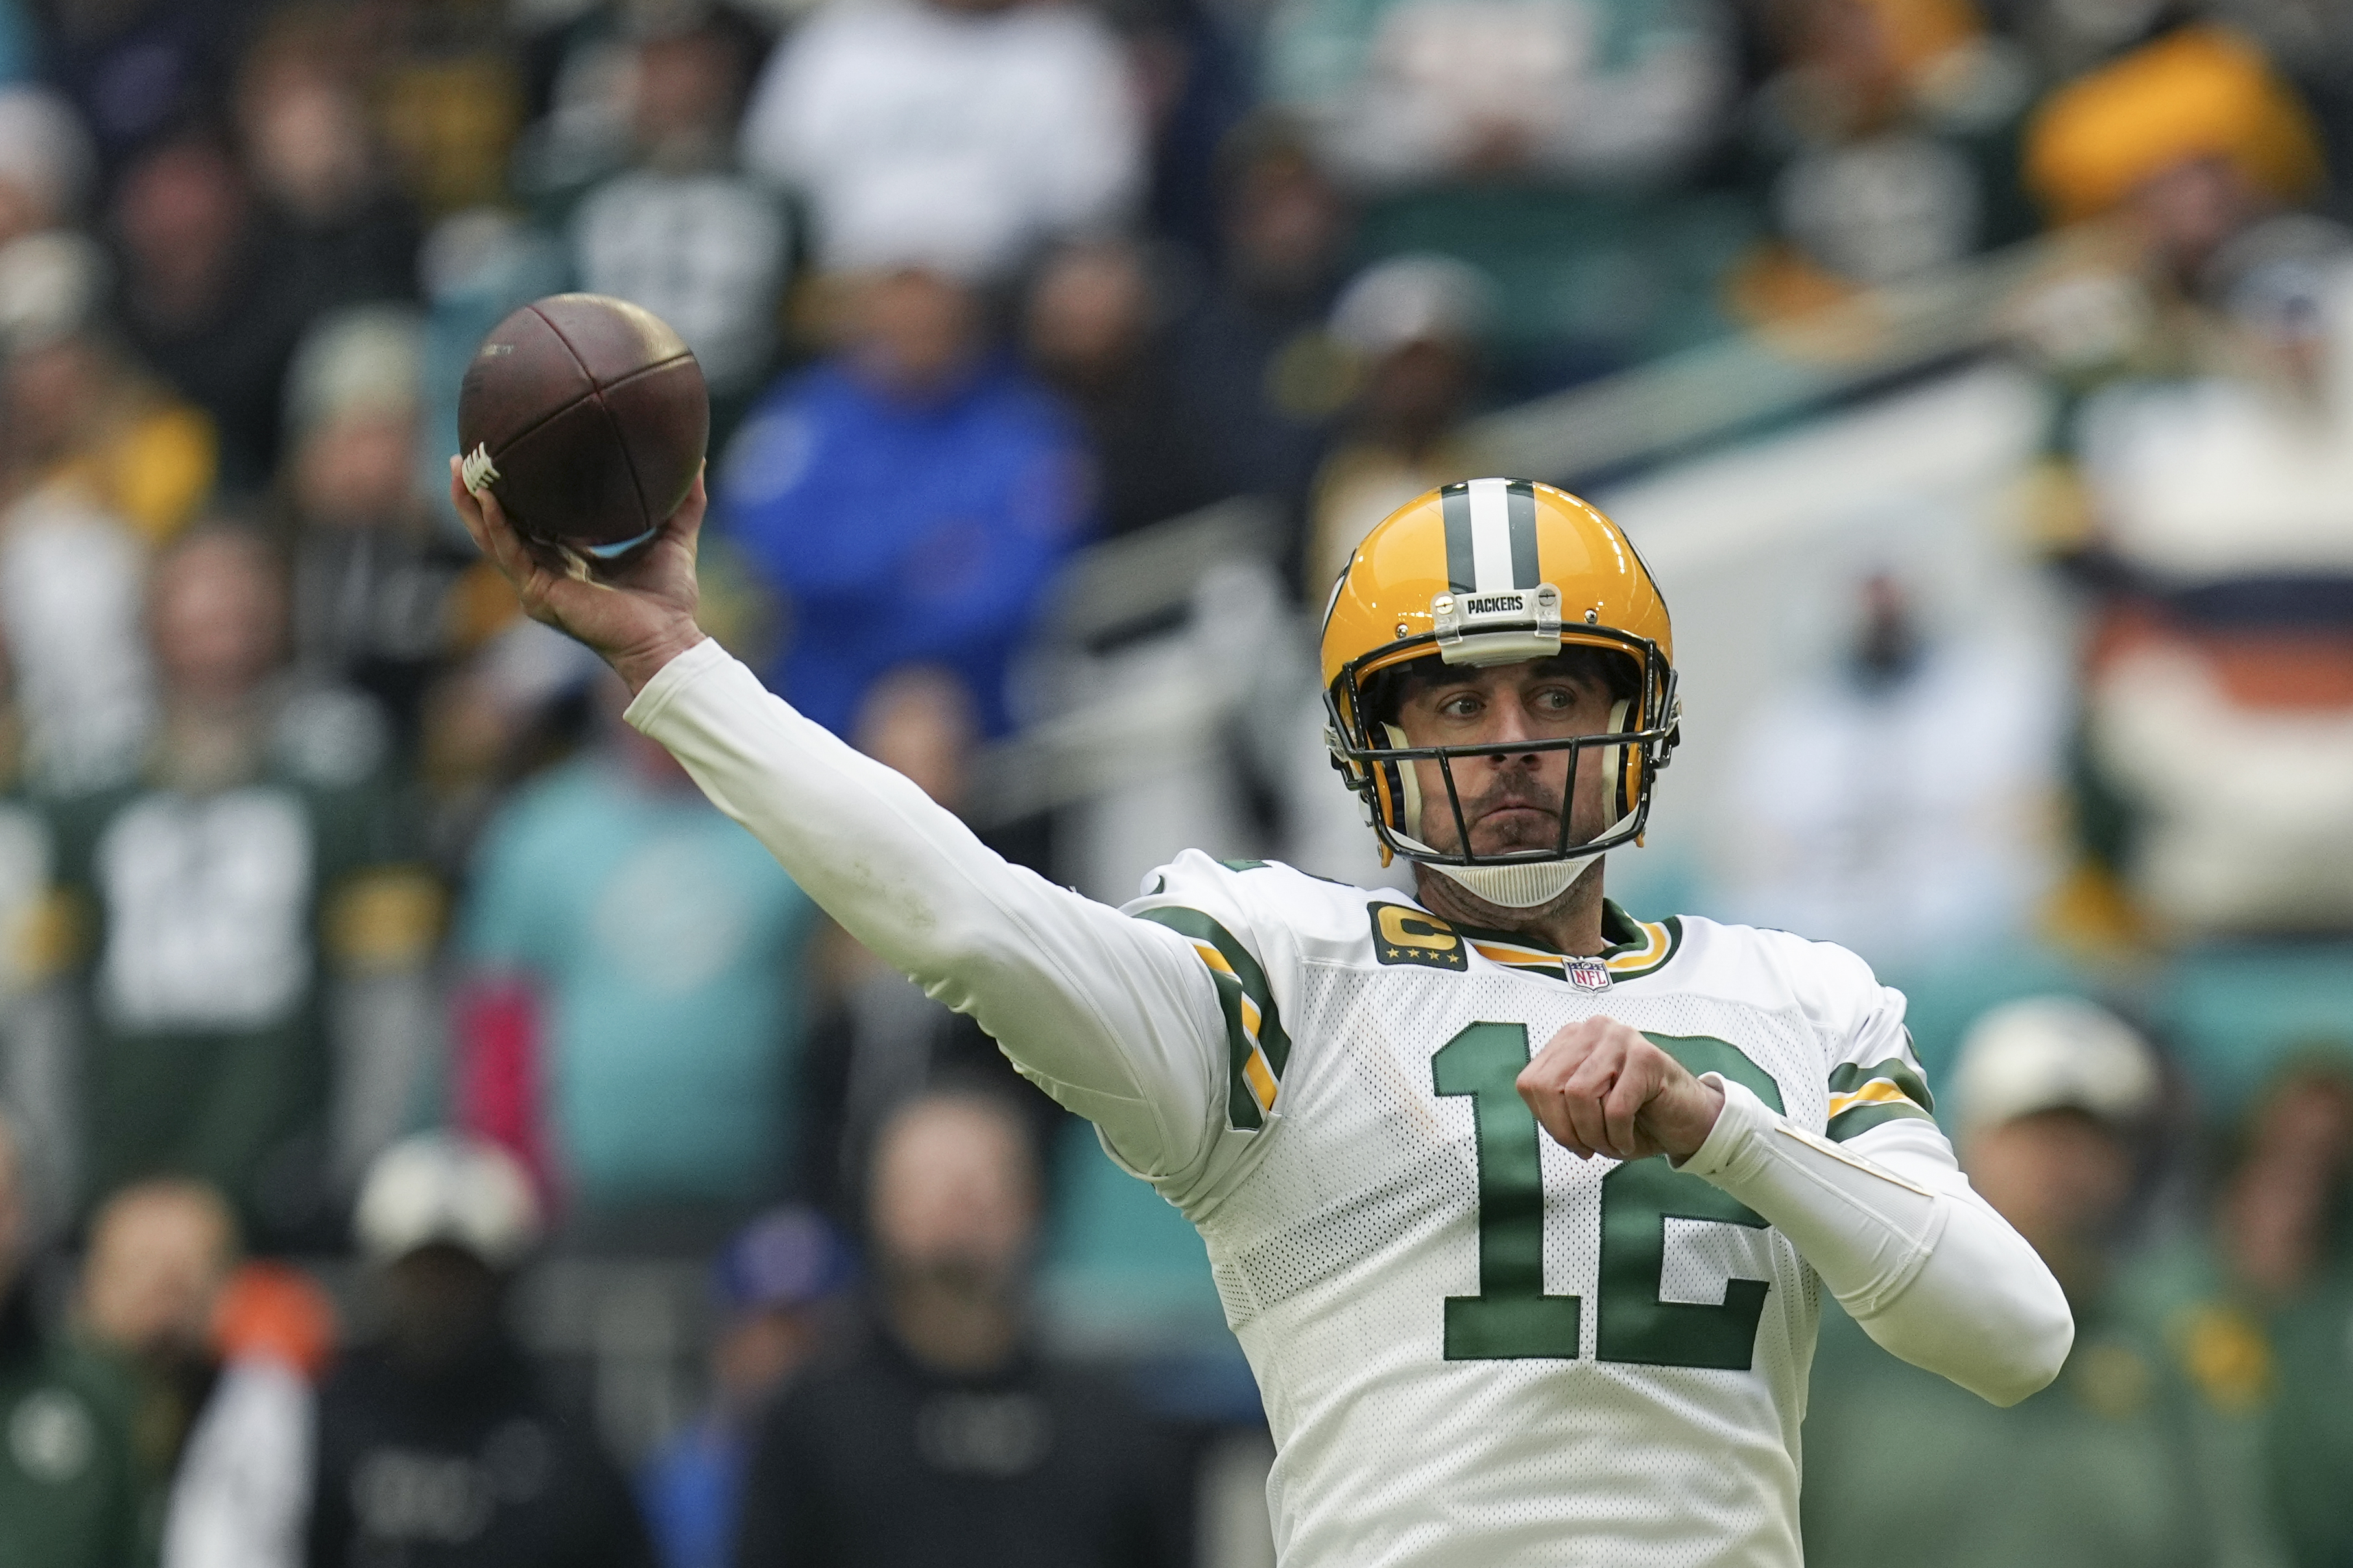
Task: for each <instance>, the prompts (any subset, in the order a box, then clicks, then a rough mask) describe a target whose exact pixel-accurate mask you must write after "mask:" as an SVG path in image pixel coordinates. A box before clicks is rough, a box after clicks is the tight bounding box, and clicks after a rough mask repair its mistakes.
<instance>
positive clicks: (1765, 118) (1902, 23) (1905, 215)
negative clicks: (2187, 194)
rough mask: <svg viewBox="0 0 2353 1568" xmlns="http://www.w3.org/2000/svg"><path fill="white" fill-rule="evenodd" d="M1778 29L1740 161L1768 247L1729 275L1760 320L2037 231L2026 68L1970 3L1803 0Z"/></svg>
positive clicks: (1957, 0) (1910, 274)
mask: <svg viewBox="0 0 2353 1568" xmlns="http://www.w3.org/2000/svg"><path fill="white" fill-rule="evenodd" d="M1778 21H1779V23H1780V31H1781V34H1782V37H1781V39H1780V48H1781V55H1782V61H1783V63H1782V68H1781V69H1780V70H1779V71H1778V73H1777V74H1776V75H1775V76H1774V77H1773V78H1772V79H1770V80H1768V81H1767V82H1766V83H1765V84H1764V86H1763V87H1762V88H1760V89H1758V91H1757V95H1756V98H1755V100H1754V104H1753V111H1752V113H1751V114H1750V116H1749V122H1750V123H1749V126H1748V132H1747V135H1748V142H1749V148H1748V155H1749V158H1750V161H1751V163H1753V165H1754V167H1755V171H1756V174H1755V177H1756V179H1757V183H1758V184H1760V185H1761V186H1762V187H1763V188H1764V191H1765V194H1766V199H1767V204H1768V205H1769V207H1770V209H1771V214H1772V218H1773V226H1774V229H1775V230H1776V232H1777V234H1778V241H1777V242H1776V243H1774V244H1772V245H1768V246H1767V247H1762V248H1761V249H1760V250H1758V251H1757V252H1756V253H1754V254H1753V255H1752V256H1751V257H1750V258H1748V260H1747V261H1746V263H1745V264H1744V266H1743V268H1742V269H1741V271H1740V273H1739V274H1738V275H1736V277H1735V279H1733V280H1732V287H1733V289H1734V290H1735V292H1736V298H1737V300H1738V301H1739V303H1740V305H1741V306H1742V308H1743V310H1745V311H1746V314H1748V315H1749V316H1750V318H1751V319H1753V320H1759V321H1771V320H1776V319H1779V318H1783V317H1788V316H1792V315H1797V314H1801V313H1802V312H1804V311H1805V310H1809V309H1812V308H1814V307H1817V306H1820V305H1823V304H1827V303H1830V302H1832V301H1834V300H1840V299H1842V298H1845V297H1846V296H1847V295H1849V294H1850V293H1852V291H1853V290H1854V289H1857V288H1871V287H1874V286H1877V285H1880V284H1883V283H1891V282H1894V281H1897V280H1899V279H1905V278H1909V277H1913V276H1915V275H1916V274H1919V273H1922V272H1925V271H1928V270H1930V269H1932V268H1938V267H1945V266H1949V265H1950V264H1952V263H1953V262H1956V261H1958V260H1960V259H1961V258H1964V257H1967V256H1969V255H1971V254H1973V253H1974V252H1976V251H1978V250H1979V249H1982V248H1984V247H1988V246H1990V245H1998V244H2001V243H2004V242H2007V241H2009V240H2012V239H2018V238H2022V237H2024V236H2025V235H2027V234H2028V233H2030V232H2031V231H2032V228H2033V226H2034V225H2033V220H2032V216H2031V213H2030V212H2029V211H2028V210H2027V208H2026V205H2025V202H2024V194H2023V192H2022V191H2021V189H2020V187H2019V184H2018V176H2017V166H2018V144H2017V126H2018V121H2019V119H2020V116H2021V112H2022V111H2023V110H2024V109H2025V108H2026V105H2027V100H2028V91H2029V88H2030V85H2031V79H2030V77H2029V76H2028V68H2027V66H2026V63H2025V61H2024V60H2023V59H2022V58H2020V56H2019V53H2018V51H2017V50H2016V49H2015V48H2014V47H2011V46H2010V45H2009V44H2008V43H2007V41H2006V40H2003V39H2000V38H1999V37H1993V36H1990V35H1989V34H1988V33H1987V32H1986V30H1985V28H1984V26H1983V22H1982V19H1981V18H1980V17H1979V16H1978V14H1977V9H1976V7H1975V6H1974V5H1972V4H1970V0H1805V3H1802V4H1799V5H1790V6H1788V7H1786V8H1784V10H1783V11H1782V13H1781V15H1780V16H1778Z"/></svg>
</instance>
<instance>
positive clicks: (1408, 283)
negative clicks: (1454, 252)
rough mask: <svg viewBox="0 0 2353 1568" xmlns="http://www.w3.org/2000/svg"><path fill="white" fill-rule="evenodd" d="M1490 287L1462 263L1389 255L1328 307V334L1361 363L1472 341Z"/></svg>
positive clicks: (1418, 254)
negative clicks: (1421, 346)
mask: <svg viewBox="0 0 2353 1568" xmlns="http://www.w3.org/2000/svg"><path fill="white" fill-rule="evenodd" d="M1493 298H1494V286H1493V284H1491V283H1489V282H1488V281H1487V276H1486V274H1485V273H1483V272H1481V271H1480V270H1479V269H1478V268H1475V267H1473V266H1472V265H1471V264H1470V263H1468V262H1464V261H1457V260H1456V259H1454V258H1452V257H1451V256H1440V255H1439V254H1437V253H1436V252H1434V251H1415V252H1412V253H1410V254H1408V255H1405V256H1393V257H1391V258H1388V260H1387V261H1381V262H1377V263H1375V264H1374V265H1373V266H1371V267H1368V268H1365V270H1364V271H1362V272H1360V273H1358V274H1357V275H1356V278H1355V279H1354V280H1352V281H1351V282H1350V283H1349V284H1348V286H1347V287H1346V288H1345V289H1342V290H1341V291H1340V298H1339V300H1338V301H1337V302H1336V303H1335V304H1334V305H1333V307H1332V335H1333V336H1334V337H1335V338H1337V339H1339V340H1340V342H1343V343H1345V344H1346V345H1347V346H1348V347H1350V348H1352V349H1354V350H1356V353H1360V354H1362V355H1364V356H1365V357H1366V358H1367V359H1378V358H1380V357H1381V356H1382V355H1384V354H1388V353H1395V352H1396V351H1397V350H1398V349H1401V348H1404V347H1406V346H1407V345H1408V344H1409V343H1427V342H1437V343H1458V342H1461V343H1468V342H1478V341H1479V339H1480V337H1481V336H1482V334H1484V332H1485V331H1486V330H1487V321H1488V317H1489V314H1490V313H1491V311H1492V310H1493Z"/></svg>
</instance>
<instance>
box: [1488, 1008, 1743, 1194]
mask: <svg viewBox="0 0 2353 1568" xmlns="http://www.w3.org/2000/svg"><path fill="white" fill-rule="evenodd" d="M1518 1087H1519V1090H1520V1098H1521V1099H1522V1100H1526V1101H1527V1103H1528V1109H1529V1110H1533V1111H1535V1113H1536V1121H1538V1122H1540V1123H1541V1124H1542V1125H1543V1127H1544V1130H1545V1131H1547V1132H1549V1133H1551V1134H1552V1135H1553V1140H1554V1142H1557V1143H1558V1144H1559V1145H1560V1146H1561V1147H1562V1148H1564V1149H1566V1150H1567V1151H1568V1152H1570V1153H1572V1154H1574V1155H1576V1156H1577V1158H1578V1159H1580V1160H1583V1159H1589V1158H1590V1157H1592V1156H1593V1155H1595V1154H1607V1155H1609V1157H1610V1158H1611V1159H1614V1160H1641V1159H1647V1158H1648V1157H1650V1156H1651V1155H1652V1154H1665V1155H1667V1156H1669V1157H1670V1158H1672V1159H1676V1160H1687V1159H1689V1158H1690V1157H1691V1156H1692V1155H1693V1154H1694V1153H1695V1152H1697V1151H1698V1149H1699V1146H1700V1145H1701V1144H1702V1143H1704V1142H1707V1135H1708V1133H1709V1132H1710V1131H1713V1130H1714V1129H1715V1118H1716V1113H1717V1112H1718V1111H1720V1110H1723V1109H1724V1091H1723V1090H1722V1089H1718V1088H1717V1087H1716V1086H1715V1085H1714V1084H1710V1083H1702V1082H1701V1081H1700V1080H1699V1079H1696V1078H1694V1077H1693V1076H1692V1074H1691V1071H1690V1069H1689V1068H1685V1067H1684V1066H1683V1063H1681V1062H1679V1061H1677V1060H1675V1058H1672V1057H1671V1056H1669V1055H1667V1053H1666V1052H1664V1051H1662V1050H1661V1049H1660V1048H1659V1047H1656V1046H1654V1045H1652V1044H1651V1042H1650V1041H1649V1040H1646V1039H1644V1038H1643V1037H1642V1035H1641V1031H1639V1030H1637V1029H1634V1028H1631V1027H1630V1026H1627V1025H1624V1024H1621V1023H1620V1022H1619V1021H1618V1020H1617V1019H1615V1018H1586V1019H1582V1020H1580V1021H1578V1022H1577V1023H1574V1024H1571V1025H1569V1026H1567V1027H1566V1028H1564V1029H1562V1030H1561V1031H1560V1033H1558V1034H1556V1035H1555V1036H1554V1037H1552V1038H1551V1039H1549V1040H1546V1042H1545V1046H1544V1048H1543V1049H1542V1050H1540V1051H1538V1052H1537V1053H1536V1054H1535V1057H1534V1058H1531V1059H1530V1061H1529V1062H1528V1065H1527V1066H1526V1067H1525V1068H1522V1069H1521V1070H1520V1077H1519V1084H1518Z"/></svg>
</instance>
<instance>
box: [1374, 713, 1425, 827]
mask: <svg viewBox="0 0 2353 1568" xmlns="http://www.w3.org/2000/svg"><path fill="white" fill-rule="evenodd" d="M1380 730H1381V738H1382V739H1383V740H1384V741H1386V742H1388V744H1389V746H1390V747H1392V748H1393V749H1395V750H1398V751H1403V750H1404V749H1405V748H1406V747H1408V746H1409V745H1411V744H1412V742H1409V741H1408V740H1407V739H1406V738H1405V731H1403V730H1400V729H1398V727H1397V726H1396V725H1394V724H1383V725H1382V726H1381V727H1380ZM1379 766H1380V795H1381V816H1382V818H1383V820H1384V821H1386V822H1387V823H1388V826H1389V831H1391V832H1392V833H1402V834H1404V835H1406V836H1407V837H1419V836H1420V831H1421V781H1420V780H1419V778H1417V777H1416V776H1415V774H1414V768H1413V764H1412V763H1409V762H1385V763H1381V764H1379Z"/></svg>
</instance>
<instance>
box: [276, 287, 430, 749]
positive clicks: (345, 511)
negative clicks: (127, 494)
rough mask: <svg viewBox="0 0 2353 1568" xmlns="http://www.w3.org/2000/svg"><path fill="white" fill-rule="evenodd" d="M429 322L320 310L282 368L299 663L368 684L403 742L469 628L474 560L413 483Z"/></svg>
mask: <svg viewBox="0 0 2353 1568" xmlns="http://www.w3.org/2000/svg"><path fill="white" fill-rule="evenodd" d="M423 331H424V329H423V323H422V322H421V321H420V320H419V318H418V315H417V311H416V310H413V309H412V308H410V307H407V306H403V305H388V304H386V305H360V306H353V307H351V308H349V309H347V310H340V311H337V312H335V313H334V314H332V315H328V316H324V317H322V318H321V319H320V320H319V321H317V322H316V323H315V324H314V325H313V326H312V327H311V330H310V331H308V332H307V333H305V334H304V336H303V339H302V342H301V347H300V348H299V349H298V350H297V351H296V353H295V356H294V361H293V363H292V365H291V366H290V368H289V370H288V372H287V378H286V452H287V457H286V472H285V475H284V478H283V481H282V484H281V487H280V490H281V494H282V496H283V500H284V505H285V507H286V510H287V511H288V513H289V517H288V521H289V523H290V526H291V530H292V533H293V541H292V555H293V639H294V661H295V668H296V670H297V671H298V673H299V674H300V676H301V679H304V680H305V681H307V682H309V683H311V684H313V685H348V686H350V687H352V688H353V689H356V690H359V691H362V692H364V693H366V694H367V695H368V696H369V697H370V698H372V699H374V700H375V701H376V703H377V704H378V705H379V706H381V707H382V708H383V710H384V711H385V715H386V717H387V718H389V719H390V720H391V721H392V725H393V730H394V733H395V734H396V736H397V737H398V739H399V742H400V744H401V746H402V749H403V750H404V751H406V750H408V749H410V748H413V747H414V745H415V744H416V742H417V724H418V718H419V708H420V705H421V704H422V702H423V700H424V696H425V689H426V688H427V685H428V684H429V683H430V682H431V680H432V679H433V678H434V676H435V675H436V674H437V673H438V671H439V669H440V668H442V666H443V664H444V663H445V662H446V660H447V658H448V655H449V654H450V652H451V651H452V649H453V645H454V644H455V643H456V641H457V640H458V638H459V636H460V634H461V633H462V632H463V631H464V630H465V629H466V628H464V627H463V626H460V624H459V623H460V621H461V619H462V616H461V615H460V609H461V606H460V605H459V604H458V602H457V601H458V598H459V582H460V580H461V579H462V578H463V577H464V575H465V574H466V572H467V570H468V568H469V567H470V566H471V565H472V562H471V561H470V559H469V558H468V557H467V556H466V555H465V554H464V553H463V552H460V550H459V546H458V544H457V543H456V542H455V541H453V540H451V539H450V538H448V535H447V534H446V533H444V532H442V531H438V530H437V529H436V528H435V526H434V520H433V517H432V514H431V513H430V512H428V511H427V510H426V506H425V501H424V498H423V497H422V496H421V495H419V494H418V491H417V468H418V464H417V446H418V436H419V421H420V418H421V416H422V400H423V386H422V381H423V376H422V356H423V346H424V344H423Z"/></svg>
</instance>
